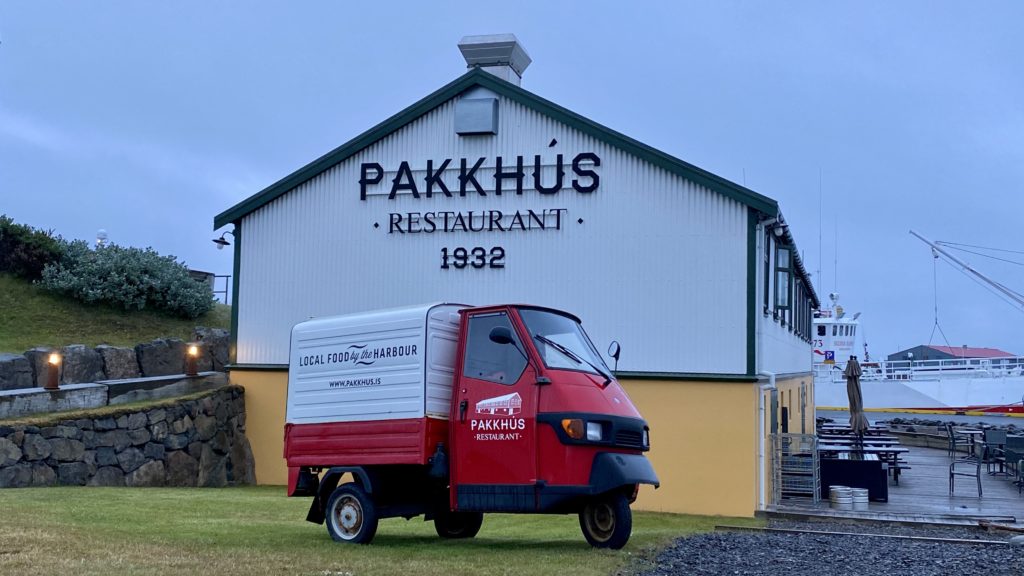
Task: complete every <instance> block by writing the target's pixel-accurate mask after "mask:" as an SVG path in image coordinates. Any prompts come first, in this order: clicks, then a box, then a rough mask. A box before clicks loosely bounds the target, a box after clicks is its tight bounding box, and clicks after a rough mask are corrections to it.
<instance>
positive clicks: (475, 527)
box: [434, 510, 484, 538]
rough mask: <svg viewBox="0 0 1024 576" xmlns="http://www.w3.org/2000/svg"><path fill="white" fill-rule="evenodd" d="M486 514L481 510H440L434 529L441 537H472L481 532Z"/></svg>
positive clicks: (435, 518)
mask: <svg viewBox="0 0 1024 576" xmlns="http://www.w3.org/2000/svg"><path fill="white" fill-rule="evenodd" d="M483 523H484V515H483V514H481V513H480V512H449V511H447V510H446V511H444V512H439V513H438V514H437V515H436V516H434V530H437V535H438V536H440V537H441V538H472V537H474V536H476V535H477V533H478V532H480V526H481V525H483Z"/></svg>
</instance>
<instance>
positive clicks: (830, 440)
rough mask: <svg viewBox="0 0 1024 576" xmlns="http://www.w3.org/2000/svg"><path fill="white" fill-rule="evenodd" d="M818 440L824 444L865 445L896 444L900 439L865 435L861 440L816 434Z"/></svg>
mask: <svg viewBox="0 0 1024 576" xmlns="http://www.w3.org/2000/svg"><path fill="white" fill-rule="evenodd" d="M818 440H819V441H820V442H822V443H824V444H841V445H848V444H864V445H866V446H898V445H899V443H900V441H899V440H898V439H896V438H875V437H871V436H867V437H865V438H864V439H863V440H857V439H856V438H850V437H845V438H842V437H840V438H836V437H828V436H825V437H822V436H818Z"/></svg>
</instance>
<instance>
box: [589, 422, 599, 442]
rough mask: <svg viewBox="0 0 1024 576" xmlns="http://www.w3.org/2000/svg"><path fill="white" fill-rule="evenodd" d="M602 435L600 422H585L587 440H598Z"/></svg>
mask: <svg viewBox="0 0 1024 576" xmlns="http://www.w3.org/2000/svg"><path fill="white" fill-rule="evenodd" d="M601 436H602V427H601V423H600V422H587V440H590V441H591V442H600V441H601Z"/></svg>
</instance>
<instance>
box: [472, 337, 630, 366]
mask: <svg viewBox="0 0 1024 576" xmlns="http://www.w3.org/2000/svg"><path fill="white" fill-rule="evenodd" d="M492 334H493V332H492ZM621 353H622V346H619V342H618V340H612V343H611V344H609V345H608V355H609V356H611V357H612V358H614V359H615V361H616V362H618V361H619V354H621Z"/></svg>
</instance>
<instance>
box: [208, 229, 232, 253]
mask: <svg viewBox="0 0 1024 576" xmlns="http://www.w3.org/2000/svg"><path fill="white" fill-rule="evenodd" d="M226 234H231V235H232V236H234V235H235V233H234V232H232V231H231V230H228V231H226V232H224V234H221V235H220V238H214V239H213V243H214V244H216V245H217V250H223V249H224V247H225V246H231V242H229V241H228V239H227V238H225V237H224V236H225V235H226Z"/></svg>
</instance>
